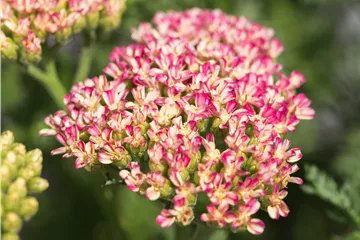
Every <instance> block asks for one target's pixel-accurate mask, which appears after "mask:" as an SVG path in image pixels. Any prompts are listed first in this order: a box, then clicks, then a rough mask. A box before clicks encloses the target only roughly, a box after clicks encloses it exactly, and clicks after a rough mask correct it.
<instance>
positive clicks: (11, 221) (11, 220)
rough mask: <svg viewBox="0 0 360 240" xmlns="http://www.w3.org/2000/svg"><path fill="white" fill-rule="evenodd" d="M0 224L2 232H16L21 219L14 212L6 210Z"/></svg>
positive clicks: (19, 227) (20, 224) (18, 229)
mask: <svg viewBox="0 0 360 240" xmlns="http://www.w3.org/2000/svg"><path fill="white" fill-rule="evenodd" d="M1 226H2V230H3V231H4V232H11V233H17V232H19V231H20V229H21V226H22V220H21V218H20V217H19V215H17V214H16V213H14V212H8V213H7V214H6V215H5V216H4V219H3V221H2V223H1Z"/></svg>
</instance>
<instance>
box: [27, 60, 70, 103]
mask: <svg viewBox="0 0 360 240" xmlns="http://www.w3.org/2000/svg"><path fill="white" fill-rule="evenodd" d="M45 70H46V71H45V72H44V71H42V70H41V69H39V68H38V67H36V66H34V65H29V66H28V68H27V72H28V73H29V74H30V75H31V76H32V77H33V78H35V79H36V80H38V81H39V82H40V83H42V84H43V85H44V87H45V88H46V90H47V91H48V92H49V94H50V95H51V97H52V98H53V100H54V101H55V103H56V104H57V105H58V106H59V107H60V108H63V107H64V102H63V99H64V96H65V94H66V91H65V88H64V86H63V85H62V83H61V81H60V80H59V77H58V74H57V71H56V66H55V62H54V60H50V61H49V62H48V63H47V64H46V66H45Z"/></svg>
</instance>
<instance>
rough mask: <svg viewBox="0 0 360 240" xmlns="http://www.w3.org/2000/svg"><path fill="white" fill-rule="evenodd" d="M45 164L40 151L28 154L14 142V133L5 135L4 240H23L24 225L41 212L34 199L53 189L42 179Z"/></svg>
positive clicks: (2, 139) (3, 146) (36, 150)
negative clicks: (35, 195) (21, 231)
mask: <svg viewBox="0 0 360 240" xmlns="http://www.w3.org/2000/svg"><path fill="white" fill-rule="evenodd" d="M42 160H43V159H42V153H41V151H40V150H39V149H34V150H31V151H28V152H27V151H26V149H25V146H24V145H23V144H21V143H15V142H14V135H13V133H12V132H10V131H6V132H4V133H2V134H1V239H4V240H16V239H19V236H18V233H19V231H20V230H21V228H22V225H23V222H26V221H29V220H30V219H31V218H32V217H33V216H34V215H35V214H36V212H37V211H38V208H39V202H38V201H37V200H36V198H35V197H33V195H34V194H39V193H41V192H43V191H45V190H46V189H47V188H48V186H49V183H48V181H47V180H45V179H44V178H41V177H40V175H41V171H42Z"/></svg>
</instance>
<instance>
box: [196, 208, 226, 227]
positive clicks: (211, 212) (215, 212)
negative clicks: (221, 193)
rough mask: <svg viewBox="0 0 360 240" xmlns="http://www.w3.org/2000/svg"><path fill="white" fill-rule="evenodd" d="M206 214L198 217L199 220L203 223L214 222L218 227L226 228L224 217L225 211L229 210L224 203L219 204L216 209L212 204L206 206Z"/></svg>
mask: <svg viewBox="0 0 360 240" xmlns="http://www.w3.org/2000/svg"><path fill="white" fill-rule="evenodd" d="M206 209H207V211H208V213H203V214H201V216H200V220H201V221H204V222H216V223H217V224H218V225H219V227H225V226H226V220H225V216H226V214H227V212H226V211H227V210H228V209H229V205H227V204H226V203H223V204H220V205H219V206H218V207H216V206H215V205H213V204H209V205H207V206H206Z"/></svg>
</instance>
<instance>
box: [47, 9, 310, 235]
mask: <svg viewBox="0 0 360 240" xmlns="http://www.w3.org/2000/svg"><path fill="white" fill-rule="evenodd" d="M132 36H133V38H134V40H136V41H137V42H138V43H137V44H133V45H129V46H126V47H117V48H115V49H114V50H113V52H112V53H111V55H110V61H111V62H110V63H109V64H108V66H107V67H106V68H105V69H104V72H105V73H106V74H108V75H109V76H111V77H112V78H113V80H112V81H108V80H107V78H106V77H105V76H104V75H101V76H99V77H94V78H92V79H86V80H85V81H84V82H82V83H78V84H76V85H75V86H73V88H72V89H71V93H70V94H68V95H66V96H65V98H64V101H65V104H66V105H67V110H66V111H58V112H56V113H55V114H53V115H50V116H48V117H47V118H46V119H45V123H46V124H47V125H49V126H50V127H51V129H44V130H42V131H41V132H40V134H41V135H55V136H56V139H57V140H58V141H59V142H60V143H61V144H62V145H63V146H62V147H60V148H58V149H55V150H53V151H52V153H53V154H64V155H63V156H64V157H65V158H68V157H75V158H76V162H75V165H76V167H77V168H80V167H85V168H87V169H88V170H95V169H103V168H104V167H105V166H108V165H114V166H116V167H118V168H119V169H120V176H121V178H122V179H123V180H124V181H125V183H126V184H127V186H128V188H129V189H130V190H131V191H134V192H138V193H140V194H143V195H145V196H146V197H147V198H148V199H149V200H152V201H154V200H157V199H162V201H167V202H168V204H167V205H168V206H170V207H169V208H167V209H164V210H162V211H161V214H160V215H159V216H158V217H157V218H156V222H157V223H158V224H159V225H160V226H161V227H169V226H170V225H172V224H173V223H174V222H176V223H178V224H181V225H188V224H190V223H191V222H192V221H193V219H194V217H197V216H194V211H193V210H194V207H195V205H196V202H197V197H198V194H200V193H201V194H205V195H206V196H207V198H208V203H209V204H208V206H207V212H206V213H203V214H201V215H200V216H198V217H199V218H200V220H201V221H204V222H207V223H208V224H209V225H211V226H216V227H220V228H230V229H231V230H233V231H241V230H245V229H247V230H248V231H249V232H251V233H253V234H261V233H262V232H263V230H264V223H263V221H262V220H260V219H258V218H256V217H253V215H254V214H256V213H257V212H258V211H259V209H260V208H262V209H264V210H265V211H267V212H268V213H269V215H270V217H271V218H274V219H278V218H279V217H280V216H282V217H285V216H287V215H288V213H289V209H288V207H287V205H286V204H285V202H284V198H285V197H286V195H287V191H286V190H285V189H286V187H287V185H288V182H293V183H297V184H301V183H302V180H301V179H300V178H297V177H293V176H291V174H293V173H294V172H296V171H297V170H298V166H297V165H296V164H293V163H294V162H297V161H298V160H300V158H301V157H302V155H301V152H300V149H298V148H290V141H289V140H288V139H286V138H285V134H286V133H289V132H294V131H295V127H296V125H297V124H298V123H299V122H300V119H312V118H313V117H314V110H313V109H312V108H310V107H309V105H310V103H311V102H310V100H309V99H308V98H307V97H306V96H305V95H304V94H296V92H295V90H296V89H297V88H299V87H300V86H301V85H302V84H303V83H304V81H305V80H304V77H303V75H302V74H301V73H299V72H292V73H291V74H290V75H289V76H287V75H285V74H284V73H282V71H281V69H282V66H281V65H280V64H279V63H277V62H276V58H277V56H278V55H279V54H280V53H281V52H282V51H283V46H282V45H281V43H280V41H279V40H278V39H276V38H274V32H273V30H271V29H268V28H265V27H263V26H261V25H259V24H256V23H253V22H250V21H249V20H247V19H246V18H244V17H234V16H227V15H225V14H224V13H222V12H221V11H219V10H214V11H210V10H201V9H190V10H187V11H185V12H169V13H158V14H157V15H156V16H155V18H154V19H153V25H151V24H148V23H144V24H141V25H140V27H139V28H138V29H137V30H134V32H133V35H132ZM129 204H131V203H129Z"/></svg>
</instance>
